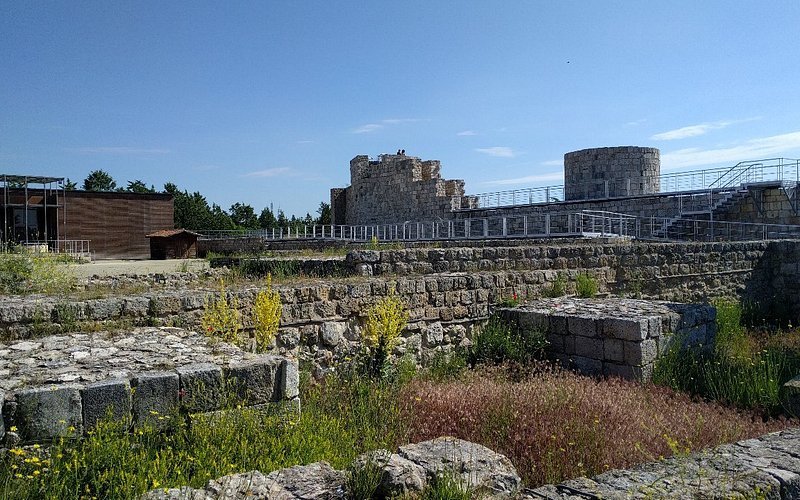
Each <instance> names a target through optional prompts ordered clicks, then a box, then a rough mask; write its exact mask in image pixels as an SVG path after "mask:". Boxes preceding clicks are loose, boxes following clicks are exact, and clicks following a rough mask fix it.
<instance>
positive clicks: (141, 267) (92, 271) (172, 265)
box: [72, 259, 208, 278]
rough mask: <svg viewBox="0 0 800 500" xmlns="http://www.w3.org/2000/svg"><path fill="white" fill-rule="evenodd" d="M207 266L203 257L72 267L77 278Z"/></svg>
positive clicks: (100, 263) (117, 261)
mask: <svg viewBox="0 0 800 500" xmlns="http://www.w3.org/2000/svg"><path fill="white" fill-rule="evenodd" d="M207 268H208V261H206V260H205V259H180V260H178V259H175V260H96V261H94V262H90V263H88V264H74V265H72V269H73V270H74V271H75V276H77V277H78V278H87V277H89V276H95V275H97V276H115V275H119V274H151V273H171V272H177V271H200V270H203V269H207Z"/></svg>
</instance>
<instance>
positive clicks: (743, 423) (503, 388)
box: [401, 365, 788, 486]
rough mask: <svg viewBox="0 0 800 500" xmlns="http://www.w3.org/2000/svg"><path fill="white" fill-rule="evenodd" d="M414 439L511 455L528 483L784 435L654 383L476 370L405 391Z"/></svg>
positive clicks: (543, 370) (775, 425) (545, 371)
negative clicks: (450, 441) (462, 442)
mask: <svg viewBox="0 0 800 500" xmlns="http://www.w3.org/2000/svg"><path fill="white" fill-rule="evenodd" d="M401 398H402V399H401V405H402V408H403V412H404V414H405V416H406V418H407V419H408V421H409V422H410V423H411V427H412V430H411V436H410V441H412V442H416V441H420V440H425V439H431V438H434V437H437V436H443V435H451V436H456V437H459V438H462V439H466V440H470V441H474V442H477V443H481V444H483V445H484V446H487V447H489V448H491V449H493V450H496V451H498V452H500V453H503V454H505V455H506V456H508V457H509V458H510V459H511V461H512V462H513V463H514V465H515V466H516V467H517V470H518V471H519V473H520V475H521V476H522V477H523V479H524V480H525V482H526V483H527V484H528V485H529V486H535V485H541V484H546V483H555V482H560V481H563V480H565V479H568V478H573V477H578V476H581V475H594V474H598V473H601V472H603V471H605V470H608V469H612V468H624V467H630V466H632V465H635V464H638V463H642V462H646V461H650V460H655V459H657V458H659V457H662V456H669V455H671V454H673V453H674V452H676V451H686V450H688V449H691V450H695V449H700V448H706V447H710V446H715V445H719V444H722V443H729V442H733V441H737V440H740V439H743V438H747V437H752V436H757V435H761V434H764V433H767V432H771V431H775V430H778V429H781V428H785V427H786V426H787V425H788V422H787V421H785V420H773V421H770V422H767V423H764V422H762V421H761V419H760V418H759V417H757V416H756V415H755V414H751V413H745V412H740V411H736V410H733V409H730V408H726V407H723V406H721V405H719V404H715V403H708V402H698V401H693V400H692V399H691V398H690V397H689V396H686V395H684V394H682V393H678V392H675V391H673V390H670V389H668V388H664V387H659V386H655V385H650V384H648V385H641V384H637V383H634V382H628V381H625V380H622V379H616V378H613V379H609V380H597V379H593V378H589V377H583V376H579V375H576V374H574V373H571V372H567V371H563V370H560V369H557V368H552V367H546V366H543V365H542V366H540V367H539V372H538V373H536V374H532V375H531V374H529V375H524V376H519V374H517V375H515V376H509V374H508V372H504V371H502V370H499V369H494V370H483V371H476V372H473V373H468V374H465V375H464V376H463V377H462V378H460V379H458V380H453V381H450V382H444V383H441V382H433V381H426V380H421V379H417V380H414V381H412V382H411V383H410V384H409V385H408V386H406V387H405V388H404V390H403V392H402V396H401Z"/></svg>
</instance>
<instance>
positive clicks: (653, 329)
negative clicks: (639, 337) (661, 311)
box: [647, 316, 661, 339]
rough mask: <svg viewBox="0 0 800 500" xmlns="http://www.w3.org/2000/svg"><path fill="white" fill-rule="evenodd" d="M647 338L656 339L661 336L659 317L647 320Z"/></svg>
mask: <svg viewBox="0 0 800 500" xmlns="http://www.w3.org/2000/svg"><path fill="white" fill-rule="evenodd" d="M647 329H648V336H649V337H650V338H651V339H652V338H657V337H660V336H661V318H660V317H659V316H651V317H649V318H647Z"/></svg>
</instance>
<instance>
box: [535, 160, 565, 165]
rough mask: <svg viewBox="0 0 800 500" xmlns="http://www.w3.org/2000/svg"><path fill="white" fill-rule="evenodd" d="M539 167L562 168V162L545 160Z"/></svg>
mask: <svg viewBox="0 0 800 500" xmlns="http://www.w3.org/2000/svg"><path fill="white" fill-rule="evenodd" d="M539 165H542V166H543V167H562V166H564V160H547V161H543V162H541V163H540V164H539Z"/></svg>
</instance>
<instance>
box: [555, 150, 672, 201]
mask: <svg viewBox="0 0 800 500" xmlns="http://www.w3.org/2000/svg"><path fill="white" fill-rule="evenodd" d="M660 173H661V159H660V152H659V151H658V149H656V148H641V147H635V146H623V147H614V148H593V149H582V150H580V151H573V152H571V153H567V154H565V155H564V191H565V196H566V198H567V200H592V199H597V198H608V197H615V196H631V195H637V194H651V193H657V192H658V191H659V175H660ZM606 188H608V191H606Z"/></svg>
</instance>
